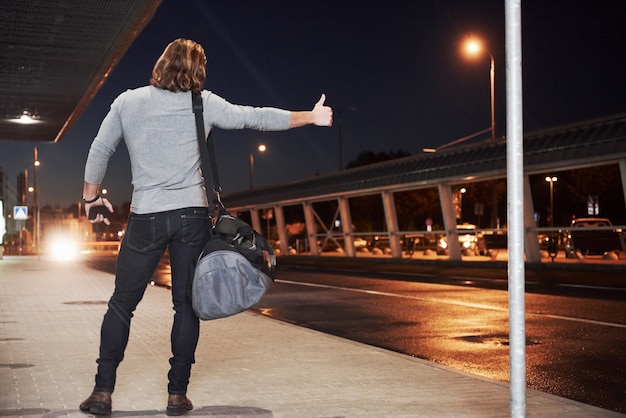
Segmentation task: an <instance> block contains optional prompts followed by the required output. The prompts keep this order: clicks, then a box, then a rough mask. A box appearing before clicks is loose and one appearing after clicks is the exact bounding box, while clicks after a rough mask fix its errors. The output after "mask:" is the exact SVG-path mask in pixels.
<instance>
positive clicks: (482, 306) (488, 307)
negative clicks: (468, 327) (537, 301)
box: [276, 279, 626, 328]
mask: <svg viewBox="0 0 626 418" xmlns="http://www.w3.org/2000/svg"><path fill="white" fill-rule="evenodd" d="M276 281H277V282H279V283H285V284H293V285H297V286H307V287H318V288H322V289H334V290H343V291H347V292H355V293H365V294H368V295H378V296H389V297H394V298H400V299H412V300H419V301H422V302H434V303H443V304H447V305H454V306H464V307H467V308H475V309H485V310H491V311H499V312H509V309H508V308H501V307H499V306H493V305H485V304H479V303H468V302H462V301H458V300H444V299H436V298H422V297H419V296H409V295H399V294H397V293H390V292H380V291H378V290H366V289H355V288H351V287H342V286H334V285H329V284H320V283H309V282H295V281H292V280H282V279H277V280H276ZM526 314H527V315H537V316H545V317H547V318H553V319H561V320H564V321H573V322H581V323H585V324H594V325H602V326H606V327H614V328H626V324H617V323H613V322H603V321H595V320H593V319H584V318H572V317H569V316H561V315H552V314H545V313H541V312H528V311H526Z"/></svg>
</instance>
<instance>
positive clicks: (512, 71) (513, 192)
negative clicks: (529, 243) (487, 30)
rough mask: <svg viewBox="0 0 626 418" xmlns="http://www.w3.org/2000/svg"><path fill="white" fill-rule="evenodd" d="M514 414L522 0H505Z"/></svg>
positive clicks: (519, 400)
mask: <svg viewBox="0 0 626 418" xmlns="http://www.w3.org/2000/svg"><path fill="white" fill-rule="evenodd" d="M504 14H505V38H506V120H507V123H506V126H507V128H506V129H507V150H506V157H507V183H508V184H507V197H508V209H507V210H508V223H509V229H508V230H509V235H508V246H509V338H510V373H511V386H510V387H511V417H525V416H526V327H525V322H524V311H525V308H524V292H525V290H524V288H525V284H524V276H525V271H524V237H525V234H524V212H523V208H524V183H523V181H524V158H523V156H524V154H523V153H524V141H523V136H524V129H523V118H522V40H521V35H522V25H521V0H506V1H505V13H504Z"/></svg>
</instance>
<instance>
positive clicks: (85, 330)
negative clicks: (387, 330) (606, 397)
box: [0, 257, 623, 418]
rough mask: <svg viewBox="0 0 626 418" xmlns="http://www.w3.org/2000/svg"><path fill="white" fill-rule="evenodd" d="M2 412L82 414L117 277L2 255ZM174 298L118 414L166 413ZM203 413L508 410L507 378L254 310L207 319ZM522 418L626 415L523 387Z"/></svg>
mask: <svg viewBox="0 0 626 418" xmlns="http://www.w3.org/2000/svg"><path fill="white" fill-rule="evenodd" d="M0 286H1V288H2V292H1V294H0V350H1V351H0V416H2V417H37V416H42V417H85V416H88V415H85V414H84V413H82V412H80V411H79V410H78V404H79V403H80V402H81V401H82V400H83V399H84V398H86V397H87V396H88V395H89V393H90V391H91V389H92V387H93V378H94V373H95V369H96V363H95V360H96V356H97V352H98V344H99V333H100V325H101V321H102V316H103V315H104V313H105V311H106V301H107V300H108V298H109V296H110V294H111V292H112V290H113V276H112V275H110V274H107V273H103V272H99V271H96V270H92V269H89V268H87V267H85V266H84V265H83V264H81V263H80V262H72V263H68V262H65V263H61V262H55V261H52V260H48V259H46V258H42V259H38V258H36V257H4V260H2V261H0ZM172 316H173V310H172V308H171V294H170V292H169V291H168V290H166V289H163V288H159V287H149V288H148V289H147V291H146V295H145V297H144V300H143V301H142V302H141V303H140V304H139V307H138V309H137V311H136V312H135V316H134V318H133V322H132V328H131V337H130V341H129V344H128V348H127V350H126V355H125V360H124V361H123V362H122V364H121V365H120V367H119V369H118V378H117V387H116V390H115V393H114V394H113V415H112V416H113V417H137V416H157V417H158V416H165V414H164V410H165V403H166V399H167V371H168V367H169V364H168V359H169V357H170V356H171V354H170V342H169V335H170V327H171V323H172ZM188 395H189V397H190V399H191V400H192V401H193V403H194V406H195V409H194V410H193V411H191V412H190V413H189V414H188V415H189V416H196V417H197V416H206V417H222V418H227V417H228V418H231V417H242V418H245V417H254V418H269V417H272V418H274V417H276V418H278V417H286V418H292V417H294V418H300V417H315V418H347V417H359V418H361V417H398V418H402V417H490V418H491V417H508V416H509V415H510V410H509V409H510V391H509V386H508V385H507V384H503V383H501V382H496V381H492V380H489V379H485V378H481V377H478V376H474V375H470V374H467V373H463V372H458V371H456V370H452V369H450V368H446V367H444V366H440V365H437V364H434V363H430V362H427V361H424V360H420V359H417V358H413V357H410V356H406V355H402V354H398V353H394V352H390V351H387V350H384V349H380V348H376V347H371V346H367V345H364V344H360V343H355V342H352V341H348V340H345V339H341V338H338V337H334V336H330V335H326V334H323V333H320V332H317V331H312V330H309V329H305V328H301V327H297V326H295V325H291V324H287V323H283V322H279V321H275V320H272V319H270V318H267V317H264V316H261V315H256V314H253V313H243V314H240V315H237V316H234V317H230V318H226V319H221V320H217V321H208V322H202V325H201V335H200V342H199V345H198V349H197V351H196V364H195V366H194V368H193V370H192V377H191V385H190V387H189V393H188ZM526 405H527V416H529V417H556V416H567V417H573V418H576V417H580V418H583V417H584V418H592V417H611V416H623V415H621V414H617V413H614V412H611V411H607V410H603V409H600V408H596V407H593V406H590V405H586V404H582V403H578V402H574V401H571V400H568V399H563V398H559V397H556V396H552V395H548V394H544V393H541V392H537V391H533V390H528V391H527V398H526Z"/></svg>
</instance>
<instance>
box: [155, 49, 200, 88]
mask: <svg viewBox="0 0 626 418" xmlns="http://www.w3.org/2000/svg"><path fill="white" fill-rule="evenodd" d="M205 78H206V55H205V54H204V48H202V45H200V44H198V43H196V42H194V41H190V40H188V39H176V40H175V41H172V42H171V43H170V44H169V45H168V46H167V47H166V48H165V50H164V51H163V54H161V57H160V58H159V59H158V60H157V62H156V64H154V68H153V69H152V78H151V79H150V84H152V85H153V86H155V87H158V88H161V89H164V90H170V91H189V90H192V91H196V92H198V91H201V90H202V88H203V85H204V79H205Z"/></svg>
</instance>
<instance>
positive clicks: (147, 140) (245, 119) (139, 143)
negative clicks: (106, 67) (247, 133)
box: [85, 86, 290, 213]
mask: <svg viewBox="0 0 626 418" xmlns="http://www.w3.org/2000/svg"><path fill="white" fill-rule="evenodd" d="M202 101H203V105H204V128H205V131H206V133H207V134H208V133H209V131H210V130H211V128H212V127H213V126H216V127H218V128H221V129H244V128H250V129H256V130H261V131H279V130H286V129H288V128H289V122H290V114H289V111H287V110H281V109H275V108H259V107H251V106H238V105H233V104H231V103H229V102H227V101H226V100H224V99H223V98H221V97H219V96H218V95H216V94H214V93H211V92H209V91H206V90H205V91H203V92H202ZM122 139H123V140H124V142H125V143H126V147H127V148H128V153H129V155H130V162H131V171H132V184H133V197H132V203H131V210H132V212H134V213H154V212H162V211H166V210H173V209H180V208H184V207H198V206H207V199H206V193H205V191H204V187H203V185H204V182H203V180H202V174H201V172H200V152H199V149H198V139H197V135H196V125H195V118H194V114H193V111H192V106H191V92H176V93H174V92H171V91H168V90H162V89H159V88H156V87H154V86H146V87H141V88H138V89H135V90H127V91H126V92H124V93H122V94H120V95H119V96H118V97H117V98H116V99H115V101H114V102H113V104H112V105H111V109H110V111H109V113H108V114H107V115H106V117H105V118H104V120H103V121H102V125H101V126H100V129H99V131H98V134H97V135H96V138H95V139H94V141H93V143H92V144H91V148H90V150H89V156H88V157H87V163H86V165H85V181H86V182H88V183H93V184H101V183H102V180H103V178H104V175H105V172H106V168H107V164H108V161H109V158H110V157H111V155H112V154H113V152H115V149H116V148H117V145H118V144H119V143H120V141H121V140H122Z"/></svg>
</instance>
